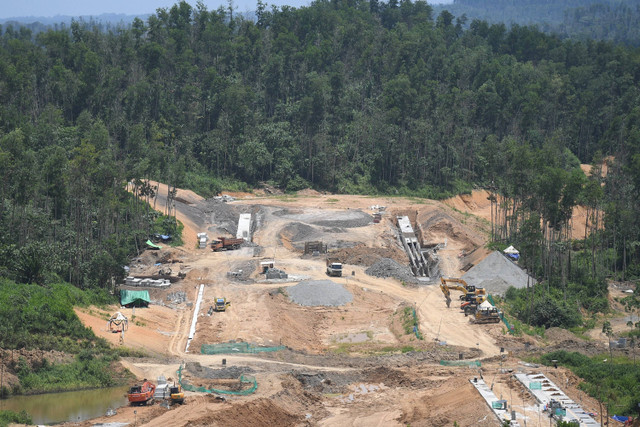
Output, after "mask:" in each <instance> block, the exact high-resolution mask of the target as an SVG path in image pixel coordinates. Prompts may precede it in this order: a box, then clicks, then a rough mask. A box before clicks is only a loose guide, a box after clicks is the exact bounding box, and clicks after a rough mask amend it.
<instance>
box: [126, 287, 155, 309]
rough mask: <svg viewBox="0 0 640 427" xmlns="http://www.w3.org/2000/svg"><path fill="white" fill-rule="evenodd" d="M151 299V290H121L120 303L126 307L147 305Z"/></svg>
mask: <svg viewBox="0 0 640 427" xmlns="http://www.w3.org/2000/svg"><path fill="white" fill-rule="evenodd" d="M150 301H151V299H150V298H149V291H127V290H125V289H121V290H120V305H124V306H125V307H147V306H148V305H149V302H150Z"/></svg>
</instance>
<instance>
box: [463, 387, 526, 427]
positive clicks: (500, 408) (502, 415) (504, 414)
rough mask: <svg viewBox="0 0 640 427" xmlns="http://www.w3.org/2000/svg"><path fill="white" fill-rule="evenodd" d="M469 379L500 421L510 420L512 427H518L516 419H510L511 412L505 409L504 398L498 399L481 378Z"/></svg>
mask: <svg viewBox="0 0 640 427" xmlns="http://www.w3.org/2000/svg"><path fill="white" fill-rule="evenodd" d="M469 381H470V382H471V384H472V385H473V386H474V387H475V388H476V390H478V393H480V396H482V398H483V399H484V400H485V402H487V405H489V408H491V410H492V411H493V413H494V414H495V415H496V418H498V420H499V421H500V423H502V422H504V421H511V424H510V425H511V426H512V427H520V424H519V423H518V421H516V420H515V419H514V420H511V415H512V414H510V413H509V410H508V409H507V408H508V406H507V403H508V402H507V401H506V400H500V399H498V397H497V396H496V395H495V394H494V393H493V391H492V390H491V388H490V387H489V386H488V385H487V383H485V382H484V380H483V379H481V378H472V379H470V380H469Z"/></svg>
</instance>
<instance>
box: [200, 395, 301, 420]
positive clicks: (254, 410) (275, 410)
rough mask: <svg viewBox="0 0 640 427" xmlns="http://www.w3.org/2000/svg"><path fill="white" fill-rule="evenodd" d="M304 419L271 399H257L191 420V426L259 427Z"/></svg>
mask: <svg viewBox="0 0 640 427" xmlns="http://www.w3.org/2000/svg"><path fill="white" fill-rule="evenodd" d="M301 421H302V416H299V415H294V414H291V413H289V412H287V411H285V410H284V409H282V408H281V407H280V406H278V405H276V404H275V403H274V402H272V401H271V400H269V399H265V398H262V399H257V400H253V401H251V402H248V403H245V404H242V405H233V406H231V407H230V408H229V409H223V410H221V411H218V412H216V413H215V415H209V416H206V417H203V418H200V419H198V420H194V421H191V422H190V423H189V425H191V426H202V427H204V426H224V427H235V426H238V427H245V426H248V425H251V426H255V427H259V426H264V427H271V426H282V427H288V426H296V425H299V423H300V422H301Z"/></svg>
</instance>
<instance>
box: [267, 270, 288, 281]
mask: <svg viewBox="0 0 640 427" xmlns="http://www.w3.org/2000/svg"><path fill="white" fill-rule="evenodd" d="M266 276H267V279H286V278H288V277H289V275H288V274H287V273H286V272H284V271H283V270H278V269H277V268H270V269H268V270H267V273H266Z"/></svg>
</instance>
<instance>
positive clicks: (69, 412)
mask: <svg viewBox="0 0 640 427" xmlns="http://www.w3.org/2000/svg"><path fill="white" fill-rule="evenodd" d="M127 391H128V387H112V388H102V389H95V390H80V391H68V392H64V393H47V394H36V395H33V396H14V397H10V398H9V399H5V400H0V410H11V411H15V412H20V411H22V410H25V411H27V412H28V413H29V415H31V418H32V420H33V423H34V424H57V423H62V422H65V421H76V422H77V421H84V420H88V419H91V418H96V417H101V416H103V415H105V414H106V413H107V410H108V409H109V408H111V409H117V408H120V407H121V406H124V405H127V404H128V401H127V395H126V394H127Z"/></svg>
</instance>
